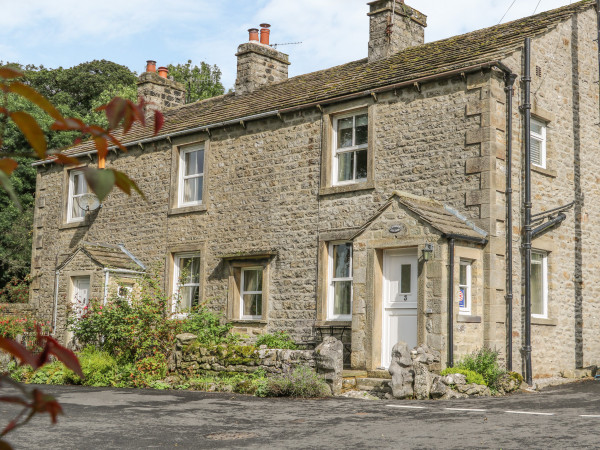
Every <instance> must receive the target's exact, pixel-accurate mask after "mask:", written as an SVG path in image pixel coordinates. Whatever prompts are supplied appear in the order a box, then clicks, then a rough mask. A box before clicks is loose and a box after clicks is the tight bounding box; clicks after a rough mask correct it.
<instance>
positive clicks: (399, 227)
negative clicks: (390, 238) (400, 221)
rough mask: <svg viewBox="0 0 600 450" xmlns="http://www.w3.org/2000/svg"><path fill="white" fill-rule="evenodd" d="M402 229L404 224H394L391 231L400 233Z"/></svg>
mask: <svg viewBox="0 0 600 450" xmlns="http://www.w3.org/2000/svg"><path fill="white" fill-rule="evenodd" d="M401 231H402V225H392V226H391V227H390V233H392V234H396V233H400V232H401Z"/></svg>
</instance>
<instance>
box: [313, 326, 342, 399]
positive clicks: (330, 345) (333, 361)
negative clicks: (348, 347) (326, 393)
mask: <svg viewBox="0 0 600 450" xmlns="http://www.w3.org/2000/svg"><path fill="white" fill-rule="evenodd" d="M315 356H316V365H317V372H318V373H320V374H322V375H324V377H325V381H326V382H327V384H329V387H330V389H331V393H332V394H333V395H339V394H341V392H342V370H343V369H344V344H342V341H340V340H338V339H336V338H335V337H333V336H327V337H326V338H325V339H323V342H321V343H320V344H319V345H318V346H317V348H316V349H315Z"/></svg>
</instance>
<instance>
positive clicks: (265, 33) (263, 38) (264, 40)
mask: <svg viewBox="0 0 600 450" xmlns="http://www.w3.org/2000/svg"><path fill="white" fill-rule="evenodd" d="M260 27H261V28H260V43H261V44H264V45H269V35H270V34H271V30H269V28H270V27H271V25H269V24H268V23H261V24H260Z"/></svg>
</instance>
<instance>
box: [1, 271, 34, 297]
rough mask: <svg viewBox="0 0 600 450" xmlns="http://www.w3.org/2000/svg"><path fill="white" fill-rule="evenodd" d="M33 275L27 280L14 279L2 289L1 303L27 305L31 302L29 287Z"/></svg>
mask: <svg viewBox="0 0 600 450" xmlns="http://www.w3.org/2000/svg"><path fill="white" fill-rule="evenodd" d="M30 284H31V275H26V276H25V278H16V277H13V278H12V279H11V280H10V281H9V282H8V283H6V285H5V286H4V287H3V288H2V289H0V303H27V302H29V285H30Z"/></svg>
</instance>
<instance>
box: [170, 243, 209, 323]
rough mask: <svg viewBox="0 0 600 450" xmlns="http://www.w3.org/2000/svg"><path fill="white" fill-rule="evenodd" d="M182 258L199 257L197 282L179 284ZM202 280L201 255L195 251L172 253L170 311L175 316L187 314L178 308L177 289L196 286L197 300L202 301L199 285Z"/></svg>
mask: <svg viewBox="0 0 600 450" xmlns="http://www.w3.org/2000/svg"><path fill="white" fill-rule="evenodd" d="M182 258H199V259H200V264H198V282H197V283H186V284H179V278H180V276H181V267H180V265H181V259H182ZM201 280H202V256H201V255H200V253H197V252H190V253H175V254H174V255H173V297H172V298H173V301H172V302H171V312H172V313H173V314H176V315H177V316H187V312H185V311H180V310H178V307H179V303H180V302H179V300H180V299H179V289H181V288H182V287H187V286H197V287H198V302H199V303H200V302H201V301H202V296H201V294H202V291H201V289H200V287H201Z"/></svg>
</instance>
